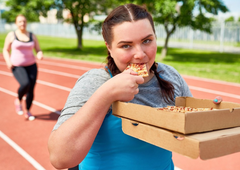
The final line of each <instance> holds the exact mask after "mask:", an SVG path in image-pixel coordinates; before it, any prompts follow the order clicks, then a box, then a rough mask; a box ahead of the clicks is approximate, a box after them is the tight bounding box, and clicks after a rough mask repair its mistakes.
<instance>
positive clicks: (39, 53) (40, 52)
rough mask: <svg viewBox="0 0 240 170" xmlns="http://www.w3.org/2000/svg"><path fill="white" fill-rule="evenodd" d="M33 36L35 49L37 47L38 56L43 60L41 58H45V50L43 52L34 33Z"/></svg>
mask: <svg viewBox="0 0 240 170" xmlns="http://www.w3.org/2000/svg"><path fill="white" fill-rule="evenodd" d="M32 36H33V41H34V49H35V51H36V53H37V58H38V59H39V60H41V59H43V52H42V50H41V48H40V45H39V42H38V39H37V37H36V36H35V35H34V34H32Z"/></svg>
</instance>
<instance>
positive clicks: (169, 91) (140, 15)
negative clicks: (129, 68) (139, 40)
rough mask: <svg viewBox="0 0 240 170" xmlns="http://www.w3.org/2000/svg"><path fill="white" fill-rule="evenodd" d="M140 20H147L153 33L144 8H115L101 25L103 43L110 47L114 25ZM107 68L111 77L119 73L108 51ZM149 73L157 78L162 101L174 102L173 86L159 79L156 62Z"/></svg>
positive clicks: (149, 15) (149, 18)
mask: <svg viewBox="0 0 240 170" xmlns="http://www.w3.org/2000/svg"><path fill="white" fill-rule="evenodd" d="M141 19H148V20H149V22H150V24H151V26H152V29H153V31H154V33H155V28H154V23H153V19H152V16H151V14H150V13H149V12H147V10H146V9H145V8H143V7H141V6H138V5H134V4H127V5H121V6H119V7H117V8H115V9H114V10H113V11H112V12H111V13H110V14H109V15H108V17H107V18H106V19H105V20H104V22H103V25H102V35H103V38H104V40H105V42H106V43H107V44H108V45H110V46H111V43H112V40H113V33H112V28H113V27H114V26H115V25H118V24H121V23H123V22H132V21H137V20H141ZM107 66H108V68H109V70H110V71H111V73H112V75H113V76H115V75H117V74H119V73H121V71H120V70H119V69H118V67H117V65H116V64H115V62H114V60H113V58H112V57H111V54H110V52H109V51H108V56H107ZM150 71H151V72H153V73H154V75H155V76H156V77H157V80H158V83H159V86H160V89H161V93H162V96H163V99H164V101H165V102H167V103H170V102H171V101H174V86H173V85H172V83H171V82H169V81H166V80H164V79H163V78H161V77H160V73H162V72H163V71H161V72H158V71H157V63H156V62H154V63H153V65H152V67H151V69H150Z"/></svg>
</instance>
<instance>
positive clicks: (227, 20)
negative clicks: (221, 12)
mask: <svg viewBox="0 0 240 170" xmlns="http://www.w3.org/2000/svg"><path fill="white" fill-rule="evenodd" d="M233 21H234V17H233V16H231V17H229V18H227V19H225V22H233Z"/></svg>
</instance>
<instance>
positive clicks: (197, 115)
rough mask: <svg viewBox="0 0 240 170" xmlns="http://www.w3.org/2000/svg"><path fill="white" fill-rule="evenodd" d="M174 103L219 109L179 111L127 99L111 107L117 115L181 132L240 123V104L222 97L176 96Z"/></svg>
mask: <svg viewBox="0 0 240 170" xmlns="http://www.w3.org/2000/svg"><path fill="white" fill-rule="evenodd" d="M175 105H176V106H185V107H193V108H214V109H217V110H211V111H199V112H186V113H178V112H169V111H162V110H159V109H158V108H153V107H149V106H143V105H139V104H133V103H125V102H114V103H113V105H112V110H113V115H115V116H118V117H123V118H128V119H131V120H135V121H138V122H142V123H145V124H149V125H153V126H157V127H161V128H164V129H168V130H171V131H176V132H179V133H182V134H191V133H198V132H206V131H212V130H217V129H224V128H230V127H237V126H240V104H238V103H231V102H224V101H223V102H222V103H221V104H219V105H216V104H214V103H213V102H212V100H207V99H197V98H193V97H177V98H176V101H175Z"/></svg>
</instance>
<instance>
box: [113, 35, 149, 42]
mask: <svg viewBox="0 0 240 170" xmlns="http://www.w3.org/2000/svg"><path fill="white" fill-rule="evenodd" d="M152 36H153V34H149V35H147V36H146V37H144V38H143V39H141V41H143V40H145V39H146V38H149V37H152ZM125 43H128V44H130V43H132V41H120V42H118V43H117V44H125Z"/></svg>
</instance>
